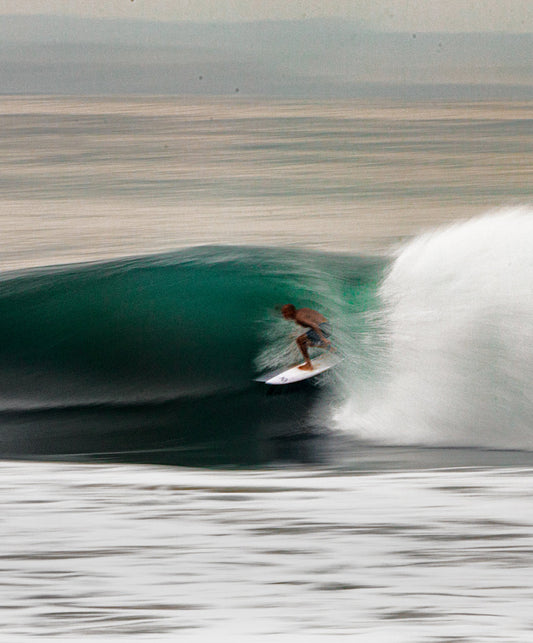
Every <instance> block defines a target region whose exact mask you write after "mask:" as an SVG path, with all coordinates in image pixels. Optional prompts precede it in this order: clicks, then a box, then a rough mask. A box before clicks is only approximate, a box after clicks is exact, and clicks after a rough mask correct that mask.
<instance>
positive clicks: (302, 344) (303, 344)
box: [296, 333, 313, 371]
mask: <svg viewBox="0 0 533 643" xmlns="http://www.w3.org/2000/svg"><path fill="white" fill-rule="evenodd" d="M296 343H297V344H298V348H299V349H300V351H301V353H302V355H303V357H304V360H305V364H302V365H301V366H300V368H301V369H302V370H303V371H312V370H313V365H312V364H311V359H310V358H309V351H308V349H307V347H308V346H310V345H311V342H310V341H309V338H308V337H307V333H304V334H303V335H300V337H298V339H297V340H296Z"/></svg>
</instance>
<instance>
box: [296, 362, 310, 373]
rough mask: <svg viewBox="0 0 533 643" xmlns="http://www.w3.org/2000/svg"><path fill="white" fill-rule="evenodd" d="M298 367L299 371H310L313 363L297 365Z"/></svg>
mask: <svg viewBox="0 0 533 643" xmlns="http://www.w3.org/2000/svg"><path fill="white" fill-rule="evenodd" d="M298 368H299V369H300V370H301V371H312V370H313V365H312V364H311V362H309V363H308V364H302V365H301V366H298Z"/></svg>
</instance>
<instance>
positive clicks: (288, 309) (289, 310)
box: [281, 304, 296, 315]
mask: <svg viewBox="0 0 533 643" xmlns="http://www.w3.org/2000/svg"><path fill="white" fill-rule="evenodd" d="M295 312H296V308H295V306H293V305H292V304H285V305H284V306H282V307H281V314H282V315H287V314H289V315H294V313H295Z"/></svg>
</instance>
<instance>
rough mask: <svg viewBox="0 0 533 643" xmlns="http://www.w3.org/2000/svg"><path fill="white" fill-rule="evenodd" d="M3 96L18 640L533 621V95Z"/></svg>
mask: <svg viewBox="0 0 533 643" xmlns="http://www.w3.org/2000/svg"><path fill="white" fill-rule="evenodd" d="M0 120H1V122H2V126H3V129H2V132H3V136H2V139H1V147H2V163H3V169H4V172H3V174H2V177H1V179H0V186H1V188H2V192H1V197H0V222H1V224H2V231H3V234H2V239H1V245H0V248H1V250H2V268H3V272H2V274H1V275H0V313H1V314H0V328H1V336H2V337H3V342H2V343H1V344H0V384H1V386H0V449H1V453H2V455H3V458H4V460H3V462H2V466H1V468H0V486H1V488H2V491H3V493H2V495H1V500H2V503H3V507H2V509H3V511H2V514H1V515H2V516H3V526H4V528H3V530H2V532H1V533H0V538H1V539H2V548H1V549H2V551H1V553H0V556H1V557H2V561H1V563H0V568H1V569H2V583H3V585H2V591H3V593H4V596H3V600H2V603H3V630H4V632H5V637H7V638H9V640H13V639H14V637H19V638H24V637H30V638H31V637H35V636H49V637H62V638H65V637H66V638H70V637H72V638H73V640H76V639H77V638H79V637H80V636H83V637H89V636H98V637H102V636H105V637H106V638H109V637H112V636H122V637H125V636H127V637H128V638H132V637H133V638H142V637H147V638H155V637H160V638H166V639H167V640H173V639H174V638H175V637H176V636H196V637H200V638H204V639H205V640H209V639H210V638H213V637H214V636H220V635H229V634H231V635H234V636H237V635H240V636H242V637H243V638H244V639H245V640H250V639H253V638H265V637H268V636H270V637H271V638H274V639H278V638H280V637H289V638H290V639H291V640H294V638H295V637H298V636H300V637H302V639H303V640H308V639H309V638H311V637H318V638H327V637H329V636H334V637H340V636H348V637H349V638H350V640H361V641H428V642H429V641H452V640H453V641H471V642H474V641H476V642H477V641H489V640H505V641H528V640H530V630H531V624H530V621H529V620H528V619H529V617H528V615H527V614H528V604H529V602H530V600H531V595H532V593H533V583H531V581H530V580H529V568H530V565H531V561H530V556H531V552H532V551H533V549H531V542H530V540H531V537H532V536H531V521H530V520H529V519H528V516H529V515H530V513H531V511H530V509H531V507H530V504H531V503H530V500H529V498H530V491H531V479H532V478H531V471H532V469H531V467H533V457H532V453H533V451H532V447H533V388H532V386H531V381H532V380H533V378H532V375H533V372H532V371H533V355H532V351H531V348H530V346H532V345H533V307H532V306H533V304H532V301H533V297H532V295H533V260H532V258H531V257H533V253H532V252H531V250H532V247H533V209H532V206H531V205H530V204H531V202H532V201H533V199H531V196H532V195H531V170H530V168H531V161H532V160H533V145H532V138H531V131H532V130H531V122H532V112H531V106H529V105H527V104H483V103H480V104H475V105H462V104H456V105H452V104H451V105H435V104H429V103H428V104H419V105H407V104H400V103H390V104H386V105H385V104H381V105H378V104H366V103H362V102H343V103H334V102H329V103H298V102H283V103H279V102H278V103H276V102H270V103H257V102H253V101H246V100H240V101H221V100H203V101H200V102H198V101H197V102H192V101H184V100H177V99H176V100H175V99H168V98H167V99H144V98H143V99H122V98H120V99H119V98H117V99H113V100H111V99H109V100H107V99H106V100H97V99H91V100H89V101H88V102H87V103H86V102H84V101H79V100H77V99H54V98H35V99H25V98H20V97H18V98H8V97H4V98H2V100H1V101H0ZM528 204H529V205H528ZM400 241H401V242H402V243H401V244H400V245H398V243H399V242H400ZM198 244H207V245H202V246H201V247H200V246H199V245H198ZM163 251H164V252H163ZM131 255H135V257H134V258H132V256H131ZM86 260H91V263H83V262H84V261H86ZM57 264H61V265H57ZM287 301H293V302H294V303H295V304H296V305H311V306H313V307H317V308H319V309H320V310H322V311H323V312H324V313H325V314H327V316H328V317H329V318H330V319H331V321H332V322H333V325H334V329H335V341H336V343H337V345H338V347H339V350H340V352H341V353H342V355H343V357H344V361H343V363H342V367H340V368H338V369H337V370H336V371H335V372H334V373H331V374H329V375H327V376H325V377H324V378H321V379H320V381H319V382H317V383H316V385H315V384H313V383H311V384H310V385H304V386H300V387H295V388H294V389H291V390H289V391H284V390H283V391H280V392H278V393H277V394H267V393H266V391H265V387H264V385H262V384H259V383H257V382H254V377H255V376H256V375H257V374H258V373H259V372H261V371H262V370H265V369H271V368H276V367H279V366H280V365H282V364H284V363H285V362H286V361H287V360H291V359H293V358H294V345H293V339H294V336H293V334H292V327H291V326H289V325H288V324H287V322H285V321H284V320H282V319H280V316H279V313H278V311H277V308H276V307H277V306H279V305H280V304H283V303H286V302H287ZM15 459H18V461H15ZM47 460H48V462H46V461H47ZM52 460H54V461H55V462H51V461H52ZM58 460H62V461H63V462H62V463H60V462H58ZM95 461H96V462H97V464H96V463H95ZM89 463H91V464H89ZM161 464H167V465H172V466H171V467H168V468H162V467H160V466H156V465H161ZM191 466H195V467H197V469H196V470H193V469H190V468H187V467H191Z"/></svg>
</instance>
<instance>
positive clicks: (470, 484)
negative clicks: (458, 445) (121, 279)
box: [0, 463, 533, 643]
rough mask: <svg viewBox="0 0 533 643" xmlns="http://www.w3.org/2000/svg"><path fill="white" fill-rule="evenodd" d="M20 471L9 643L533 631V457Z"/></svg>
mask: <svg viewBox="0 0 533 643" xmlns="http://www.w3.org/2000/svg"><path fill="white" fill-rule="evenodd" d="M2 469H3V470H2V478H1V491H2V496H1V497H2V503H1V505H2V506H1V510H2V517H3V524H4V529H3V530H2V534H1V536H0V543H1V554H0V566H1V569H2V583H1V585H0V592H1V593H0V595H1V598H2V630H3V636H4V638H5V639H6V640H16V638H17V636H18V635H26V636H32V637H43V636H46V637H50V638H52V637H54V638H55V637H58V638H60V639H62V638H63V637H72V640H79V639H81V638H83V639H84V640H85V639H86V638H89V640H90V639H91V638H93V637H97V638H99V639H101V638H104V639H107V638H109V637H114V636H117V637H119V636H120V637H127V638H130V639H131V638H133V639H137V638H138V639H144V637H146V638H147V639H149V640H159V639H163V640H171V639H172V638H173V637H176V636H179V637H180V638H182V637H185V640H188V638H189V637H190V638H195V639H196V638H198V639H200V640H212V639H213V638H219V637H224V638H225V637H229V636H230V635H231V636H233V637H235V636H236V637H237V638H238V640H256V639H260V640H294V639H295V638H296V640H330V638H331V639H335V640H336V639H340V640H342V639H345V638H346V637H348V638H349V639H350V640H354V641H398V642H406V643H407V642H409V643H411V642H413V641H435V640H438V641H476V642H477V641H494V640H498V641H521V642H522V641H523V642H526V641H529V640H530V635H531V634H530V632H531V616H530V605H531V598H532V594H533V582H532V579H531V565H532V563H533V533H532V529H533V519H532V516H533V506H532V502H533V501H532V496H531V488H532V484H533V472H532V470H531V469H530V468H521V469H513V468H509V469H502V468H497V469H484V468H479V469H457V470H446V469H440V470H429V471H428V470H425V471H398V472H391V473H370V474H365V475H356V474H354V473H353V472H340V471H337V472H335V471H327V470H323V469H318V470H317V469H304V470H302V469H300V470H273V469H269V470H262V471H253V472H250V471H248V472H229V471H228V472H223V471H214V472H207V471H192V470H186V469H166V470H165V469H160V468H152V467H142V468H140V467H133V466H129V465H122V466H118V467H117V466H115V467H113V466H109V465H96V466H87V465H75V466H72V465H66V464H65V465H57V464H38V463H33V464H31V465H28V464H25V463H9V464H8V463H5V464H4V465H3V468H2ZM29 470H31V475H29ZM6 526H7V527H8V529H6V528H5V527H6Z"/></svg>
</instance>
